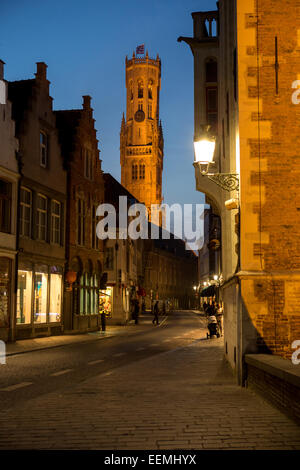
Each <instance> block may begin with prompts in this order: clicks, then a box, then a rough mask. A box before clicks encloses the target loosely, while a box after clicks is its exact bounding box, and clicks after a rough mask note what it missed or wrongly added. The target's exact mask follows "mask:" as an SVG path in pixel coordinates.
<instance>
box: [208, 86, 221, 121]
mask: <svg viewBox="0 0 300 470" xmlns="http://www.w3.org/2000/svg"><path fill="white" fill-rule="evenodd" d="M206 119H207V124H210V125H211V126H212V128H213V129H214V130H216V127H217V124H218V88H217V87H207V88H206Z"/></svg>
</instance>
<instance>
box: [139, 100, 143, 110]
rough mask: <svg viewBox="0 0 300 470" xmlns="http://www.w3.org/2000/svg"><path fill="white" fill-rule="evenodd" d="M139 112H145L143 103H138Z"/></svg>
mask: <svg viewBox="0 0 300 470" xmlns="http://www.w3.org/2000/svg"><path fill="white" fill-rule="evenodd" d="M138 110H139V111H143V102H142V101H139V102H138Z"/></svg>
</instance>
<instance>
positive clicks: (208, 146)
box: [194, 138, 216, 165]
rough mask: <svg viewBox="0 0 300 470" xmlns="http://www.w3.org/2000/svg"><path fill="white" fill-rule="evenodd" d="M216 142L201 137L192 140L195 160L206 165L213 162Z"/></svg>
mask: <svg viewBox="0 0 300 470" xmlns="http://www.w3.org/2000/svg"><path fill="white" fill-rule="evenodd" d="M215 146H216V142H215V140H214V139H211V140H209V139H207V138H206V139H201V140H198V141H197V142H194V150H195V162H196V163H200V164H204V165H208V164H209V163H212V162H213V158H214V153H215Z"/></svg>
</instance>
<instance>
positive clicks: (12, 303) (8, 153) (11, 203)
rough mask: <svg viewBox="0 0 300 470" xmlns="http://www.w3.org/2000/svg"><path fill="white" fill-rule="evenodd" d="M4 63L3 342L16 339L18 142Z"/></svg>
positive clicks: (0, 149)
mask: <svg viewBox="0 0 300 470" xmlns="http://www.w3.org/2000/svg"><path fill="white" fill-rule="evenodd" d="M7 88H8V85H7V82H6V81H5V80H4V62H2V60H0V93H1V97H0V340H4V341H7V340H12V339H14V336H15V326H16V318H15V313H16V289H15V285H16V258H17V225H18V224H17V213H18V209H17V207H18V206H17V203H18V182H19V177H20V175H19V169H18V162H17V156H18V153H17V152H18V148H19V145H18V140H17V139H16V137H15V123H14V121H13V120H12V117H11V102H10V101H9V100H8V96H7V95H8V93H7Z"/></svg>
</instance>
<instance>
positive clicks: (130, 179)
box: [120, 52, 164, 221]
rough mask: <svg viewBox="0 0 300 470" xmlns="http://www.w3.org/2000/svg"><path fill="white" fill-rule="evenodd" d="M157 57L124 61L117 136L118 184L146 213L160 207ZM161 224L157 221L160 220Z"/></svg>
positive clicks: (161, 157)
mask: <svg viewBox="0 0 300 470" xmlns="http://www.w3.org/2000/svg"><path fill="white" fill-rule="evenodd" d="M160 85H161V62H160V59H159V57H158V56H157V58H156V59H150V58H149V57H148V52H147V53H146V56H145V57H135V54H134V53H133V57H132V59H127V57H126V91H127V95H126V118H125V117H124V115H123V119H122V124H121V133H120V163H121V183H122V185H123V186H124V187H125V188H126V189H128V191H129V192H130V193H131V194H133V196H134V197H136V198H137V199H138V200H139V201H140V202H142V203H144V204H145V205H146V207H147V209H148V210H150V209H151V204H161V203H162V200H163V197H162V171H163V157H164V153H163V152H164V150H163V147H164V140H163V132H162V125H161V122H160V121H159V92H160ZM160 221H161V220H160Z"/></svg>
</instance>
